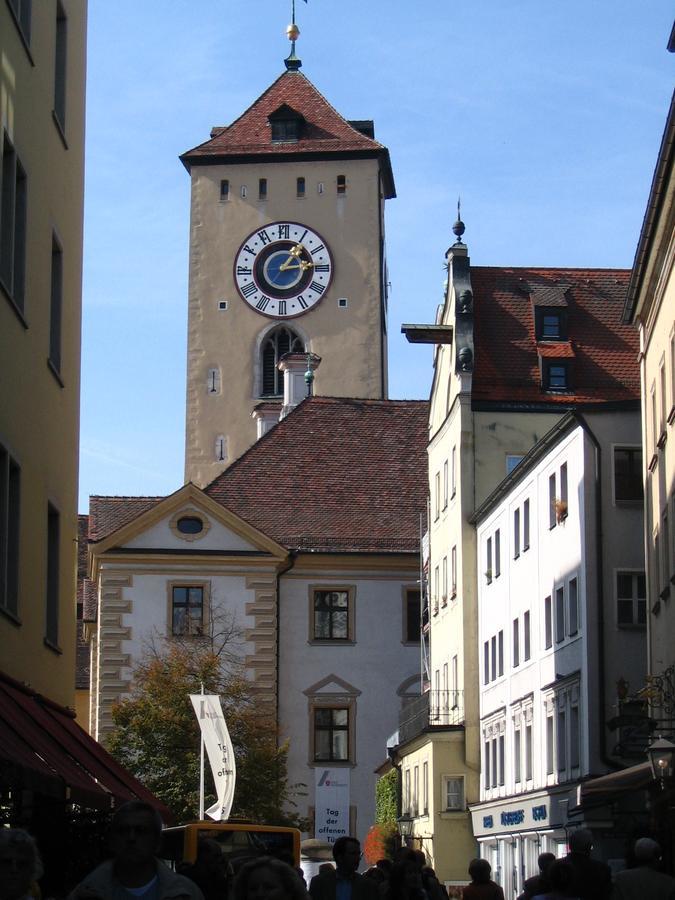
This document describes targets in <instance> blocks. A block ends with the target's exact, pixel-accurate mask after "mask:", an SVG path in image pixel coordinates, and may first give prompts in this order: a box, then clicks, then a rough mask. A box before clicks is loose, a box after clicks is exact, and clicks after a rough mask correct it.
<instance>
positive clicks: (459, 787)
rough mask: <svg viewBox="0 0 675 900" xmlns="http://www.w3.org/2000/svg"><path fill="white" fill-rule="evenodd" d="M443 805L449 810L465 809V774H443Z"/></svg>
mask: <svg viewBox="0 0 675 900" xmlns="http://www.w3.org/2000/svg"><path fill="white" fill-rule="evenodd" d="M443 805H444V807H445V810H446V811H447V812H455V811H457V810H462V809H464V776H463V775H444V776H443Z"/></svg>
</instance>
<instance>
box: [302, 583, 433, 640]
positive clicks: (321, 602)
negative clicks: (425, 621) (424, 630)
mask: <svg viewBox="0 0 675 900" xmlns="http://www.w3.org/2000/svg"><path fill="white" fill-rule="evenodd" d="M350 605H351V604H350V590H349V589H348V588H346V589H340V590H316V589H315V590H314V591H313V607H314V632H313V635H312V639H313V640H315V641H347V640H350V639H351V637H352V635H351V634H350V627H349V626H350ZM418 621H419V620H418ZM418 629H419V625H418Z"/></svg>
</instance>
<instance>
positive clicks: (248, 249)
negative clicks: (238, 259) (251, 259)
mask: <svg viewBox="0 0 675 900" xmlns="http://www.w3.org/2000/svg"><path fill="white" fill-rule="evenodd" d="M244 250H245V251H246V253H250V254H251V256H255V250H252V249H251V247H249V245H248V244H246V246H245V247H244Z"/></svg>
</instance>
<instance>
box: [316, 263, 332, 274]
mask: <svg viewBox="0 0 675 900" xmlns="http://www.w3.org/2000/svg"><path fill="white" fill-rule="evenodd" d="M314 271H315V272H330V266H329V265H324V264H321V265H320V266H314Z"/></svg>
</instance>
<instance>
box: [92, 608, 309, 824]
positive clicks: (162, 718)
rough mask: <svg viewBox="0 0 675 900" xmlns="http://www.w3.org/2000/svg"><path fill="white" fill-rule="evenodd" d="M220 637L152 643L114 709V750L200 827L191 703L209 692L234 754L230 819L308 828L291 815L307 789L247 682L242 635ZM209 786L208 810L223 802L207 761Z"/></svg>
mask: <svg viewBox="0 0 675 900" xmlns="http://www.w3.org/2000/svg"><path fill="white" fill-rule="evenodd" d="M210 621H211V622H214V619H213V617H212V618H211V619H210ZM214 630H215V629H214V628H212V630H211V633H210V634H209V635H207V636H205V637H190V638H182V639H178V640H170V641H167V640H163V639H161V638H159V639H155V640H153V641H151V642H150V644H149V645H148V646H147V647H146V651H145V654H144V657H143V659H142V660H141V662H140V663H139V665H138V666H137V667H136V669H135V670H134V677H133V689H132V693H131V695H130V696H129V697H126V698H124V699H122V700H120V701H119V702H118V703H116V704H115V706H114V707H113V711H112V717H113V723H114V730H113V731H112V733H111V734H110V736H109V738H108V740H107V746H108V749H109V750H110V752H111V753H112V754H113V756H114V757H115V758H116V759H117V760H119V762H120V763H122V765H124V766H125V767H126V768H127V769H129V771H130V772H132V773H133V774H134V775H135V776H136V778H138V779H139V781H141V782H142V783H143V784H144V785H145V786H146V787H147V788H148V789H149V790H151V791H152V792H153V793H154V794H155V795H156V796H157V797H159V798H160V799H161V800H162V801H163V802H164V803H165V804H166V805H167V806H168V807H169V809H170V810H171V811H172V813H173V814H174V816H175V817H176V820H177V821H188V820H190V819H196V818H197V817H198V814H199V748H200V732H199V725H198V722H197V718H196V716H195V714H194V710H193V707H192V704H191V702H190V697H189V695H190V694H198V693H199V692H200V690H201V686H202V685H203V686H204V692H205V693H207V694H218V695H219V696H220V700H221V703H222V706H223V713H224V715H225V721H226V722H227V727H228V730H229V732H230V737H231V739H232V745H233V748H234V755H235V761H236V765H237V781H236V788H235V794H234V804H233V807H232V813H231V815H232V816H233V817H235V816H236V817H241V818H244V819H247V820H249V821H253V822H266V823H268V824H276V825H297V826H299V827H301V828H303V829H304V828H306V824H307V823H306V822H304V821H303V820H301V819H300V818H299V817H298V815H297V813H295V812H293V811H291V812H289V809H291V810H292V808H293V807H295V805H296V804H295V803H294V800H293V798H294V796H297V795H298V794H299V793H300V791H299V789H300V788H302V787H304V785H302V786H301V785H293V786H289V784H288V769H287V757H288V743H287V742H286V743H282V744H281V745H279V743H278V739H277V734H276V732H275V729H274V727H272V726H271V718H270V714H269V712H268V711H266V710H265V709H264V707H263V708H262V709H261V708H260V706H259V705H257V704H256V696H255V692H254V690H253V688H252V685H251V683H250V682H248V681H247V680H246V679H245V678H244V677H243V673H242V670H241V665H240V662H239V660H240V658H241V657H240V654H238V653H237V652H236V642H237V635H236V632H235V630H234V629H233V628H231V627H228V628H224V629H223V628H220V629H218V633H217V634H215V633H214ZM205 782H206V793H207V796H206V800H205V806H206V807H208V806H210V805H211V803H213V802H214V801H215V799H216V798H215V791H214V787H213V781H212V778H211V773H210V768H209V766H208V761H207V763H206V778H205Z"/></svg>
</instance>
